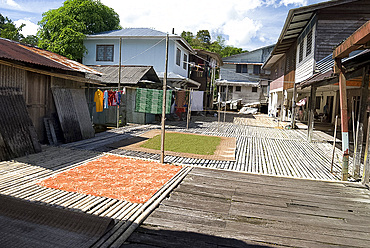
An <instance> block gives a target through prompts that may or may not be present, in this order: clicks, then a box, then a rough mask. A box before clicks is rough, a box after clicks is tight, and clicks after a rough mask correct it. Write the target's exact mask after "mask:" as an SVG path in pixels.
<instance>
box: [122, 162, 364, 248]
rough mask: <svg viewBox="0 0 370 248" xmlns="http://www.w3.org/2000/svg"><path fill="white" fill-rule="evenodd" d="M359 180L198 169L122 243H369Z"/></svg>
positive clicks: (287, 245) (266, 244)
mask: <svg viewBox="0 0 370 248" xmlns="http://www.w3.org/2000/svg"><path fill="white" fill-rule="evenodd" d="M369 203H370V193H369V190H368V189H366V188H365V187H362V186H361V185H359V184H355V183H343V182H323V181H314V180H297V179H289V178H281V177H271V176H261V175H253V174H245V173H236V172H227V171H220V170H209V169H203V168H193V170H192V171H191V172H190V173H189V174H188V176H187V177H186V178H185V179H184V180H183V182H182V183H181V184H180V186H179V187H178V188H176V189H175V190H174V191H173V192H172V193H171V195H170V197H169V198H167V199H165V200H164V201H163V202H162V203H161V205H160V207H159V208H157V209H156V210H155V211H154V212H153V213H152V214H151V215H150V216H149V217H148V218H147V219H146V220H145V222H144V223H143V224H142V225H141V226H140V227H139V228H138V229H137V230H136V231H135V232H134V233H133V234H132V235H131V236H130V238H129V239H128V240H127V242H126V243H125V246H124V247H129V248H130V247H146V248H150V247H275V246H276V247H277V246H279V247H281V246H284V247H370V230H369V228H368V227H369V225H370V205H369Z"/></svg>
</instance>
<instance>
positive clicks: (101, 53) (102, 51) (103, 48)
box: [96, 45, 114, 61]
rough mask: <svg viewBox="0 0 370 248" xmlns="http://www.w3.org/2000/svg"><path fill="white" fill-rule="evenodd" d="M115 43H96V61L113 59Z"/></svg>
mask: <svg viewBox="0 0 370 248" xmlns="http://www.w3.org/2000/svg"><path fill="white" fill-rule="evenodd" d="M113 51H114V45H96V61H113Z"/></svg>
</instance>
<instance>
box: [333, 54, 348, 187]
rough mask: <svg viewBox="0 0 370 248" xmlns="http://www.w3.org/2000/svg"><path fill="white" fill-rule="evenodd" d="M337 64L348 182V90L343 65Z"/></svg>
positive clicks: (339, 62)
mask: <svg viewBox="0 0 370 248" xmlns="http://www.w3.org/2000/svg"><path fill="white" fill-rule="evenodd" d="M335 64H336V66H337V67H338V69H339V92H340V110H341V129H342V150H343V162H342V180H343V181H347V180H348V158H349V139H348V113H347V111H348V109H347V88H346V78H345V76H344V73H343V68H342V63H341V60H340V59H336V60H335Z"/></svg>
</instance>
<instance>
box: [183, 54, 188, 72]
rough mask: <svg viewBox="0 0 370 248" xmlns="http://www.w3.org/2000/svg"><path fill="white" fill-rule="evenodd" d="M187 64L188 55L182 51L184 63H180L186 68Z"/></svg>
mask: <svg viewBox="0 0 370 248" xmlns="http://www.w3.org/2000/svg"><path fill="white" fill-rule="evenodd" d="M187 65H188V55H187V54H185V53H184V63H183V65H182V68H184V69H185V70H186V68H187Z"/></svg>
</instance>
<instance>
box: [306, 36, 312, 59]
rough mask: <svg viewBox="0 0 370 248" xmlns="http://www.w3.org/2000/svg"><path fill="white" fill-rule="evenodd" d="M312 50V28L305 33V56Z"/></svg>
mask: <svg viewBox="0 0 370 248" xmlns="http://www.w3.org/2000/svg"><path fill="white" fill-rule="evenodd" d="M311 51H312V30H311V31H310V32H309V33H308V34H307V44H306V56H307V55H309V54H310V53H311Z"/></svg>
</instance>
